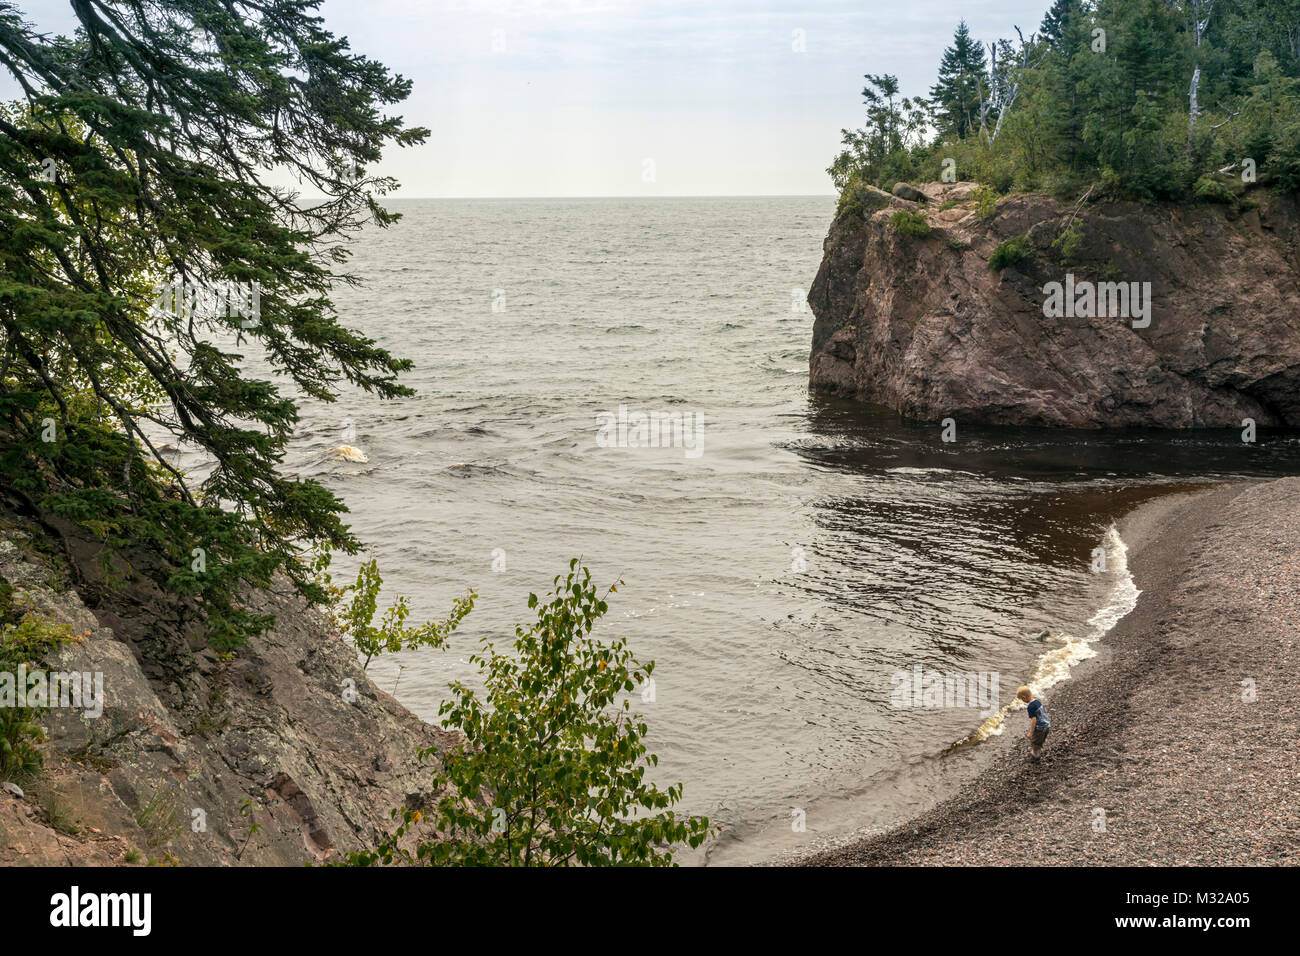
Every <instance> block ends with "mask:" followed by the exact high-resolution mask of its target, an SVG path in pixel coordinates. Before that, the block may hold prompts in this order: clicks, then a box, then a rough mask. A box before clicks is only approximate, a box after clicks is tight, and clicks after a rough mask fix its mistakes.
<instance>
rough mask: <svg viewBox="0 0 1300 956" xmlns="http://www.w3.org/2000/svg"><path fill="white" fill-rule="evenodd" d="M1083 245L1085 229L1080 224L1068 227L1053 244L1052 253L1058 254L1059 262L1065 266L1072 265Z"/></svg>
mask: <svg viewBox="0 0 1300 956" xmlns="http://www.w3.org/2000/svg"><path fill="white" fill-rule="evenodd" d="M1082 245H1083V227H1082V226H1081V225H1079V224H1078V223H1074V224H1072V225H1070V226H1068V227H1067V228H1066V229H1065V230H1064V231H1063V232H1062V233H1061V234H1060V235H1059V236H1057V237H1056V239H1055V240H1054V241H1053V242H1052V251H1053V252H1055V253H1056V258H1057V261H1058V262H1060V263H1061V265H1063V266H1068V265H1072V264H1073V263H1074V261H1075V257H1076V256H1077V255H1078V254H1079V248H1080V247H1081V246H1082Z"/></svg>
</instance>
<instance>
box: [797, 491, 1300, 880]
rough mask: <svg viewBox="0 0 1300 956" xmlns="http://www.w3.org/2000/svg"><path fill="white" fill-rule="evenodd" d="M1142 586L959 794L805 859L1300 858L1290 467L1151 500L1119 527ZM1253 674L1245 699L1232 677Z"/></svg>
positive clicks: (1295, 546) (1299, 550)
mask: <svg viewBox="0 0 1300 956" xmlns="http://www.w3.org/2000/svg"><path fill="white" fill-rule="evenodd" d="M1119 528H1120V534H1121V537H1123V539H1124V541H1125V544H1126V545H1127V546H1128V549H1129V554H1128V562H1129V569H1130V572H1131V573H1132V575H1133V578H1134V581H1135V583H1136V584H1137V586H1138V588H1139V589H1140V590H1141V591H1142V594H1141V596H1140V597H1139V598H1138V603H1137V606H1136V607H1135V608H1134V610H1133V611H1132V612H1131V613H1129V614H1128V615H1127V616H1126V617H1125V618H1123V619H1122V620H1121V621H1120V622H1119V623H1118V624H1117V625H1116V626H1115V627H1114V629H1112V630H1111V632H1110V633H1109V634H1108V635H1106V637H1104V638H1102V640H1101V641H1100V642H1099V645H1098V650H1099V655H1098V657H1097V658H1095V659H1093V660H1090V661H1087V662H1085V663H1083V664H1081V665H1079V667H1078V668H1077V669H1076V672H1075V674H1074V675H1073V676H1072V678H1071V679H1070V680H1069V681H1066V682H1065V683H1063V684H1060V685H1058V686H1056V687H1054V688H1051V689H1050V690H1048V691H1047V692H1045V693H1044V695H1043V696H1044V701H1045V703H1046V704H1047V708H1048V711H1049V713H1050V714H1051V716H1052V732H1051V735H1050V736H1049V738H1048V742H1047V746H1046V748H1045V750H1044V754H1043V761H1042V763H1041V764H1037V765H1035V764H1031V763H1029V762H1028V761H1026V760H1025V755H1026V753H1027V749H1026V748H1027V747H1028V742H1027V741H1026V740H1025V739H1024V733H1025V724H1026V721H1025V717H1024V714H1023V713H1014V714H1012V715H1011V718H1010V721H1009V724H1008V728H1007V730H1006V731H1005V732H1004V734H1003V735H1002V737H1001V738H1000V739H998V740H997V741H996V742H992V745H993V746H997V747H999V748H1000V753H999V754H998V755H997V757H996V758H995V759H994V760H993V762H992V763H991V765H990V766H989V767H988V768H986V769H985V770H984V771H983V772H981V774H980V775H979V776H978V777H977V778H976V779H975V780H973V781H972V782H971V783H970V784H968V785H967V786H966V787H964V788H963V789H962V790H961V791H960V792H959V793H958V794H957V795H956V796H955V797H953V798H952V799H950V800H947V801H945V802H943V803H941V804H939V805H938V806H936V807H935V808H934V809H932V810H930V811H928V812H926V813H924V814H922V815H920V816H919V817H917V818H915V819H913V820H911V821H910V822H908V823H907V824H905V825H904V826H902V827H899V828H897V829H895V830H892V831H890V832H888V833H885V834H882V835H880V836H876V837H871V838H868V839H866V840H863V841H862V842H859V843H856V844H850V845H848V846H844V847H838V848H835V849H830V850H826V851H824V852H821V853H818V854H815V855H812V856H808V857H805V858H803V859H801V860H796V861H791V862H794V863H797V864H800V865H814V866H816V865H821V866H861V865H907V866H927V865H931V866H965V865H979V866H991V865H1012V864H1014V865H1018V866H1031V865H1048V866H1071V865H1084V866H1088V865H1138V866H1141V865H1160V866H1164V865H1193V866H1196V865H1205V866H1210V865H1286V864H1290V863H1293V862H1295V861H1296V859H1297V856H1298V855H1300V850H1297V845H1298V844H1300V786H1297V784H1298V783H1300V779H1298V778H1300V758H1298V757H1297V754H1296V749H1295V748H1296V741H1297V740H1298V739H1300V651H1298V650H1297V648H1296V641H1297V639H1298V638H1300V478H1283V479H1278V480H1275V481H1270V482H1265V483H1259V484H1254V483H1236V484H1230V485H1220V486H1217V487H1214V488H1212V489H1210V490H1208V491H1201V492H1196V493H1192V494H1177V495H1171V496H1168V497H1164V498H1160V499H1157V500H1155V501H1152V502H1148V503H1147V504H1144V505H1142V506H1140V507H1138V508H1137V509H1135V510H1134V511H1133V512H1131V513H1130V514H1129V515H1127V516H1126V517H1125V518H1123V519H1122V520H1121V521H1120V523H1119ZM1247 680H1252V681H1254V693H1255V695H1256V699H1255V700H1254V701H1253V702H1247V701H1246V700H1244V699H1243V697H1244V696H1246V695H1247V694H1248V691H1247V688H1246V687H1245V686H1244V685H1243V681H1247Z"/></svg>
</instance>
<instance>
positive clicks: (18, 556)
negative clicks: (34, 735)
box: [0, 514, 458, 865]
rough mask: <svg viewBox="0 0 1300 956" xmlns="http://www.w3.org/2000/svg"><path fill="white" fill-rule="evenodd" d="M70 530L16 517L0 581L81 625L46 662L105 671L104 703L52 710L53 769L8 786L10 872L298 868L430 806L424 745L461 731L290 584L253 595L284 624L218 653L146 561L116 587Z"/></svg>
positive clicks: (8, 531) (1, 531) (65, 621)
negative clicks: (381, 670) (15, 789)
mask: <svg viewBox="0 0 1300 956" xmlns="http://www.w3.org/2000/svg"><path fill="white" fill-rule="evenodd" d="M64 530H67V529H64ZM61 537H62V535H60V534H52V533H51V531H50V528H49V526H48V525H43V524H39V523H36V522H33V521H30V520H24V519H18V518H16V517H15V516H14V515H12V514H7V515H5V516H4V517H3V520H0V578H3V580H4V581H5V582H7V583H8V585H9V587H10V588H12V600H13V605H14V608H15V609H16V610H18V611H19V612H20V613H24V614H25V613H35V614H36V615H38V617H39V618H40V619H41V620H43V621H47V622H55V623H57V624H59V625H62V626H64V627H66V628H68V629H70V631H71V633H72V634H73V635H75V641H74V642H73V643H69V644H66V645H65V646H64V647H63V648H62V649H61V650H60V651H59V652H57V656H56V657H55V658H53V659H50V660H49V661H48V662H47V663H48V665H49V669H50V670H52V671H53V670H58V671H64V672H88V673H91V674H100V675H102V679H103V709H102V714H100V715H98V716H93V715H89V714H87V713H86V712H85V708H83V709H81V710H74V709H65V708H52V709H51V710H50V711H48V712H47V713H46V714H45V715H44V717H43V718H42V720H41V722H42V723H43V724H44V725H45V726H46V728H47V731H48V737H49V739H48V742H47V743H46V744H45V745H44V748H43V749H44V751H45V770H44V771H43V772H41V773H40V774H39V775H37V776H36V777H35V778H34V779H31V780H22V781H19V786H20V788H21V790H22V796H21V797H18V796H17V795H16V794H13V793H10V792H7V791H5V792H0V865H4V864H37V865H57V864H74V865H84V864H105V865H112V864H122V863H134V862H139V863H144V862H146V861H150V860H153V861H163V862H178V863H180V864H185V865H238V864H249V865H251V864H257V865H277V864H279V865H301V864H303V863H310V862H319V861H326V860H330V859H332V858H335V857H336V856H337V855H338V854H339V853H340V852H342V851H346V850H354V849H362V848H369V847H373V846H374V845H375V844H376V843H377V842H378V841H379V840H380V839H381V838H382V837H383V836H384V835H385V834H386V833H388V832H390V831H391V830H392V828H393V826H394V824H393V821H392V819H391V816H390V812H391V811H392V810H393V809H394V808H401V807H411V808H419V807H424V806H427V805H428V804H429V803H430V802H431V801H432V799H434V797H435V796H436V794H435V793H434V792H432V784H431V779H432V769H433V768H432V767H431V766H429V765H427V764H422V763H421V762H420V760H419V758H418V755H417V754H418V751H419V750H420V749H421V748H434V749H435V751H436V752H443V751H444V750H445V749H446V747H447V746H448V745H449V744H451V743H453V742H454V741H455V740H456V739H458V738H456V737H454V736H453V735H451V734H448V733H445V732H443V731H441V730H439V729H436V728H433V727H430V726H429V725H427V724H424V723H423V722H421V721H420V720H418V719H417V718H416V717H415V716H414V715H412V714H411V713H409V712H408V711H407V710H406V709H405V708H403V707H402V706H401V705H400V704H398V703H397V701H396V700H394V699H393V698H392V697H390V696H389V695H388V694H386V693H384V692H383V691H381V690H379V689H378V688H376V687H375V686H374V685H373V684H372V683H371V682H370V680H369V679H368V678H367V677H366V676H365V674H364V673H363V672H362V670H361V668H360V667H359V666H358V664H357V660H356V654H355V652H354V651H353V650H352V648H351V647H350V646H348V645H347V644H345V643H344V641H343V640H342V639H341V638H340V637H339V635H338V634H337V633H336V632H335V631H334V630H333V629H332V628H331V627H330V625H329V622H328V620H327V619H326V618H325V617H323V616H322V615H321V614H319V613H318V612H316V611H314V610H312V609H310V608H308V607H307V606H306V605H305V604H304V603H303V602H302V601H301V600H300V599H299V598H298V597H296V596H295V595H293V594H292V593H291V591H290V590H289V588H288V587H287V586H285V587H283V588H280V589H278V590H276V591H273V592H254V593H252V594H250V595H249V596H248V608H249V610H250V611H252V612H254V613H272V614H274V615H275V616H276V622H277V623H276V625H275V626H274V627H273V628H272V629H270V630H269V631H268V632H266V633H265V634H263V635H262V636H260V637H258V638H256V639H254V640H253V641H252V642H251V643H250V644H248V645H247V646H246V647H244V648H241V649H240V650H239V651H238V652H237V653H235V654H218V653H215V652H214V651H212V650H209V649H208V648H207V647H206V646H205V645H204V642H203V641H202V640H201V638H199V637H197V636H196V634H195V632H194V631H193V630H192V629H190V628H189V627H188V625H185V624H184V622H185V621H186V620H187V619H186V618H185V616H184V615H181V614H178V613H177V606H176V605H177V602H176V601H175V600H173V599H170V598H169V597H168V596H167V595H165V594H163V593H162V592H161V591H159V590H158V588H157V586H156V585H155V584H154V583H152V581H151V580H150V577H149V575H147V574H142V573H139V568H138V560H139V556H136V557H137V567H136V568H135V569H132V568H130V567H118V568H116V569H113V568H112V567H111V566H110V568H109V569H108V572H114V571H116V573H115V576H114V578H113V580H112V588H111V589H110V588H108V587H106V586H103V585H106V584H107V581H106V580H101V581H98V582H97V581H96V575H99V574H102V573H105V569H104V568H103V567H102V565H100V564H99V562H97V561H96V560H88V561H78V560H75V559H77V558H78V557H86V558H90V557H93V556H94V552H95V549H94V547H93V544H91V543H88V542H85V541H84V540H77V539H73V538H68V539H67V540H66V541H59V544H58V546H52V545H51V542H52V541H55V540H58V539H59V538H61ZM65 545H66V549H65ZM67 554H71V555H72V556H73V558H74V564H73V565H72V566H71V567H69V565H68V564H67V562H66V561H65V559H64V558H65V555H67ZM70 584H74V585H75V587H72V586H69V585H70ZM253 824H257V827H256V828H255V827H254V826H253ZM422 826H424V827H426V829H425V830H424V831H423V834H422V836H423V837H425V838H427V837H428V836H429V835H430V832H429V830H428V829H427V824H423V825H422ZM408 839H409V838H408Z"/></svg>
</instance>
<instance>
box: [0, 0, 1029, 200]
mask: <svg viewBox="0 0 1300 956" xmlns="http://www.w3.org/2000/svg"><path fill="white" fill-rule="evenodd" d="M18 6H19V7H20V8H21V9H22V10H23V11H24V13H26V14H27V15H28V18H29V19H31V20H32V21H34V22H35V23H36V24H37V25H38V26H39V27H41V28H42V29H49V30H53V31H67V30H69V29H71V27H72V25H73V23H74V19H73V17H72V14H71V11H70V7H69V4H68V3H66V2H62V0H18ZM1048 6H1050V0H961V2H958V0H906V2H895V3H886V2H881V0H803V2H794V0H785V2H777V0H325V2H324V4H323V5H322V7H321V10H322V14H323V15H324V17H325V21H326V24H327V25H328V26H329V28H330V29H332V30H333V31H334V32H335V33H339V34H343V35H345V36H347V37H349V38H350V40H351V41H352V46H353V48H354V49H355V50H356V51H358V52H361V53H365V54H366V55H368V56H372V57H375V58H377V59H379V60H380V61H382V62H383V63H385V64H386V65H388V66H389V67H390V68H391V69H393V70H395V71H397V72H399V73H402V74H403V75H405V76H407V77H409V78H410V79H412V80H413V81H414V83H415V89H414V92H413V93H412V95H411V98H410V99H409V100H408V101H407V102H406V103H405V104H403V108H402V109H401V112H402V114H403V115H404V116H406V118H407V120H408V121H409V122H410V123H412V124H415V125H421V126H427V127H429V129H431V130H432V131H433V132H432V136H431V137H430V139H429V142H428V143H426V144H425V145H424V146H423V147H419V148H417V149H412V150H397V149H395V150H393V151H391V152H390V153H389V155H387V156H386V157H385V162H384V165H383V168H382V170H381V171H382V172H385V173H389V174H391V175H394V176H396V177H397V178H398V179H400V180H401V181H402V184H403V188H402V191H401V193H400V194H399V195H402V196H411V197H414V196H654V195H664V196H685V195H804V194H813V193H824V194H830V193H831V191H832V189H831V185H830V180H829V178H828V177H827V176H826V173H825V169H826V166H827V165H829V163H830V161H831V159H832V158H833V156H834V154H835V152H836V151H837V149H838V146H839V135H840V129H841V128H842V127H845V126H858V125H860V124H861V122H862V113H863V111H862V105H861V102H862V98H861V90H862V86H863V80H862V75H863V74H864V73H868V72H870V73H895V74H897V75H898V76H899V78H900V81H901V83H902V86H903V92H904V93H905V94H911V93H925V92H926V91H928V89H929V86H930V85H931V83H932V82H933V79H934V72H935V68H936V66H937V64H938V61H939V57H940V55H941V54H942V52H943V48H944V47H945V46H946V45H947V44H948V43H949V42H951V39H952V32H953V28H954V27H955V26H956V25H957V21H958V20H959V19H961V18H962V17H965V19H966V21H967V22H968V23H969V24H970V27H971V30H972V32H973V33H974V35H975V36H976V38H978V39H980V40H982V41H984V42H986V43H987V42H988V41H989V40H992V39H994V38H996V37H998V36H1010V35H1013V29H1012V27H1013V25H1015V24H1018V25H1019V26H1020V27H1021V28H1022V29H1023V30H1024V31H1025V33H1026V34H1028V33H1029V32H1031V31H1033V30H1035V29H1037V27H1038V25H1039V23H1040V22H1041V20H1042V15H1043V12H1044V11H1045V10H1046V9H1047V7H1048ZM0 95H4V96H6V97H8V98H12V96H13V95H14V86H13V84H12V83H10V82H7V81H0Z"/></svg>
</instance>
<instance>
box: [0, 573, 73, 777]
mask: <svg viewBox="0 0 1300 956" xmlns="http://www.w3.org/2000/svg"><path fill="white" fill-rule="evenodd" d="M6 587H8V585H7V583H6ZM4 599H5V600H6V601H8V602H9V603H8V605H7V609H6V611H5V614H6V616H7V618H8V619H10V620H12V619H13V618H15V617H19V616H21V620H19V622H18V623H17V624H3V625H0V674H4V675H9V676H8V680H9V681H12V682H13V683H14V684H15V685H16V674H17V671H18V668H19V666H21V665H26V666H27V668H28V669H29V670H32V669H36V668H39V667H40V666H41V665H42V664H43V662H44V660H45V657H46V655H48V654H49V653H50V652H51V651H53V650H54V649H55V648H56V647H58V646H59V645H60V644H63V643H66V642H68V641H70V640H72V631H71V629H70V628H68V627H67V626H66V625H62V624H56V623H54V622H53V621H48V620H46V619H44V618H41V617H39V616H37V615H36V614H32V613H26V614H24V613H23V611H22V609H21V606H20V605H18V604H14V603H12V592H9V593H8V594H6V595H5V596H4ZM13 689H14V690H15V692H16V691H17V687H16V686H14V688H13ZM46 709H47V708H43V707H27V706H24V707H19V706H16V700H15V701H14V702H11V703H5V702H0V780H5V779H9V778H13V777H17V778H20V779H21V778H25V777H30V776H35V775H36V774H38V773H40V771H41V768H42V767H43V766H44V758H43V757H42V756H41V751H40V749H39V745H40V744H41V743H42V742H43V741H44V739H45V733H44V731H43V730H42V729H41V726H40V724H38V723H37V720H38V718H39V717H40V715H41V714H42V713H44V712H45V710H46Z"/></svg>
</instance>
